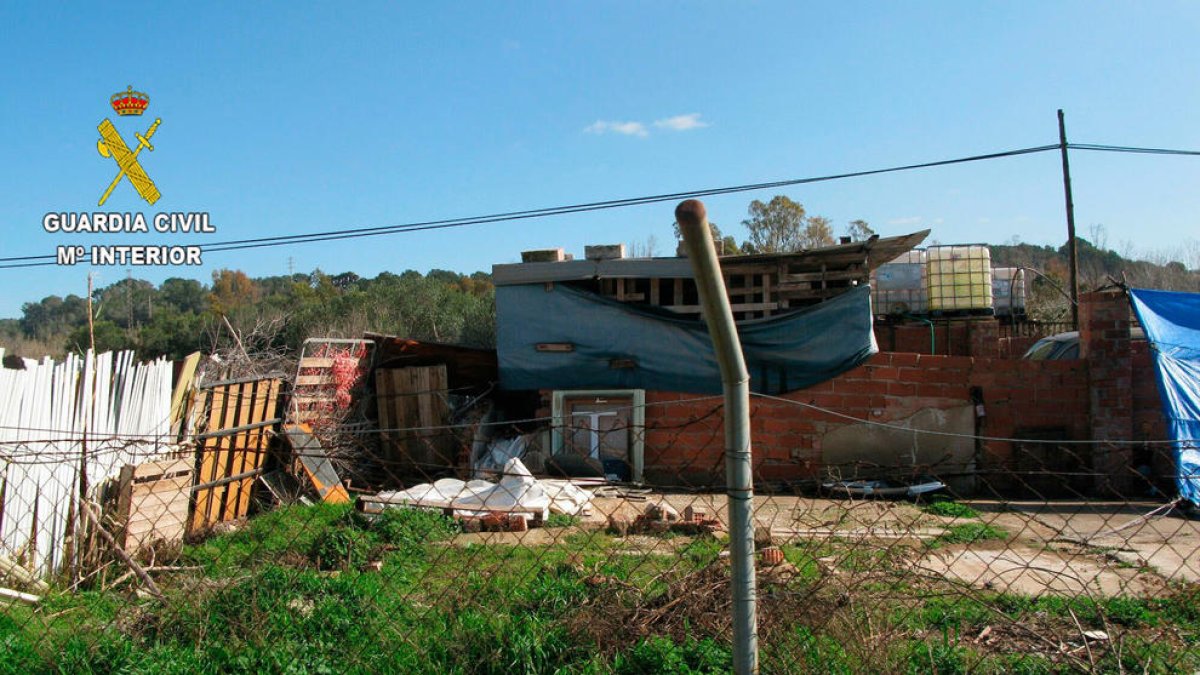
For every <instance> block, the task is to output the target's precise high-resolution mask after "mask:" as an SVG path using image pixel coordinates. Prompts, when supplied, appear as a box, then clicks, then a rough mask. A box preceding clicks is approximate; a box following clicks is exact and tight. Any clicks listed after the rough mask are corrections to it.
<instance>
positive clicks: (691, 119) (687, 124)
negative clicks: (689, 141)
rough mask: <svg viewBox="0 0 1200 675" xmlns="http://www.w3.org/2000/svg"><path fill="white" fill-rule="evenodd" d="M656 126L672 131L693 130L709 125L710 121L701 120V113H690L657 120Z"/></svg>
mask: <svg viewBox="0 0 1200 675" xmlns="http://www.w3.org/2000/svg"><path fill="white" fill-rule="evenodd" d="M654 126H656V127H658V128H659V129H670V130H671V131H691V130H692V129H703V128H704V127H706V126H708V122H701V121H700V113H688V114H686V115H676V116H674V117H667V118H666V119H661V120H656V121H655V122H654Z"/></svg>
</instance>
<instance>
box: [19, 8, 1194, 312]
mask: <svg viewBox="0 0 1200 675" xmlns="http://www.w3.org/2000/svg"><path fill="white" fill-rule="evenodd" d="M1198 32H1200V4H1198V3H1195V2H1169V1H1168V2H1150V3H1095V2H1048V3H1047V2H1025V1H1018V2H957V1H955V2H906V3H883V2H880V3H859V2H845V3H822V4H810V3H800V2H739V3H724V2H668V1H661V2H653V3H647V2H606V3H562V2H522V3H495V2H461V3H370V2H364V3H322V4H311V3H304V2H289V3H223V2H213V3H178V4H177V3H158V2H156V3H138V2H122V3H96V4H93V5H91V6H90V7H89V6H84V5H83V4H82V3H69V4H51V3H16V2H12V3H3V4H0V34H2V35H3V39H0V63H3V64H4V65H3V67H2V68H0V115H2V116H3V121H4V123H3V125H0V138H2V143H3V148H4V154H5V155H6V156H7V161H5V162H3V163H0V196H2V198H0V228H2V230H0V231H2V232H3V237H2V238H0V257H15V256H31V255H52V254H54V253H55V252H56V249H57V247H59V246H74V245H84V246H91V245H95V244H135V245H147V244H151V245H179V246H183V245H205V244H212V243H216V242H221V241H228V240H236V239H247V238H255V237H269V236H276V235H286V234H301V233H305V232H317V231H327V230H336V229H346V228H356V227H372V226H381V225H394V224H403V223H410V222H419V221H427V220H438V219H444V218H456V217H465V216H475V215H483V214H492V213H499V212H506V211H515V210H524V209H533V208H541V207H552V206H559V205H566V204H576V203H582V202H590V201H596V200H605V199H617V198H625V197H638V196H643V195H652V194H663V193H674V192H680V191H687V190H696V189H706V188H714V187H723V186H730V185H741V184H748V183H757V182H765V181H774V180H786V179H793V178H804V177H809V176H821V175H828V174H837V173H843V172H850V171H859V170H867V169H875V168H882V167H888V166H896V165H904V164H911V163H918V162H926V161H935V160H942V159H949V158H955V157H964V156H970V155H976V154H983V153H990V152H997V151H1003V150H1011V149H1017V148H1025V147H1031V146H1040V145H1045V144H1052V143H1057V141H1058V128H1057V119H1056V110H1057V109H1059V108H1062V109H1063V110H1064V111H1065V114H1066V120H1067V133H1068V136H1069V140H1071V141H1072V142H1079V143H1100V144H1114V145H1136V146H1152V147H1171V148H1183V149H1200V125H1198V124H1197V119H1198V118H1197V111H1200V88H1198V87H1197V82H1196V77H1197V73H1200V41H1198V40H1196V39H1195V36H1196V35H1197V34H1198ZM128 86H132V87H133V88H134V89H135V90H137V91H141V92H145V93H146V94H148V95H149V97H150V105H149V108H148V109H147V111H146V113H145V114H144V115H143V116H141V117H120V118H118V116H116V115H115V114H114V112H113V110H112V109H111V108H110V106H109V100H110V97H111V96H112V94H114V93H116V92H118V91H124V90H125V89H126V88H127V87H128ZM105 118H109V119H111V120H113V122H114V124H115V125H116V127H117V129H118V131H119V132H120V133H121V134H122V137H123V138H124V139H125V140H126V142H130V141H132V143H133V145H131V147H135V146H136V143H137V141H136V138H135V135H134V134H135V133H138V132H141V133H145V131H146V129H147V128H148V127H149V126H150V124H151V123H152V121H153V120H154V119H155V118H158V119H161V120H162V123H161V125H160V126H159V128H158V129H157V130H156V133H155V135H154V136H153V138H152V144H153V146H154V150H153V151H144V152H142V154H141V155H140V156H139V159H138V161H139V162H140V164H141V165H142V167H143V168H144V169H145V171H146V172H147V174H148V175H149V176H150V177H151V179H152V180H153V181H154V182H155V184H156V186H157V187H158V188H159V190H160V191H161V193H162V198H161V199H160V200H159V201H158V202H157V203H156V204H154V205H153V206H151V205H149V204H147V203H146V202H145V201H143V200H142V199H141V198H140V197H139V196H138V194H137V193H136V192H135V191H134V190H133V188H132V187H131V184H130V183H129V182H128V181H127V180H124V179H123V180H122V181H121V182H120V183H119V184H118V186H117V188H116V189H115V190H114V192H113V193H112V196H111V198H110V199H109V201H108V202H107V203H106V204H105V206H104V207H103V208H98V207H97V201H98V199H99V196H100V194H101V193H102V192H103V191H104V188H105V186H106V185H107V184H108V183H109V181H110V180H112V178H113V177H114V176H115V175H117V172H118V169H117V165H116V164H115V163H114V161H113V159H111V158H106V157H103V156H101V155H100V154H99V153H98V152H97V146H96V141H97V140H98V138H99V134H98V132H97V125H98V124H99V123H100V122H101V120H103V119H105ZM1070 160H1071V173H1072V179H1073V187H1074V200H1075V208H1076V222H1077V225H1078V229H1079V232H1080V234H1081V235H1082V236H1084V237H1092V236H1093V235H1100V238H1101V240H1102V241H1101V243H1105V244H1107V246H1108V247H1109V248H1113V249H1116V250H1118V251H1122V252H1159V253H1164V254H1165V255H1168V256H1171V255H1172V254H1174V253H1176V252H1180V251H1182V250H1184V247H1185V245H1188V244H1189V243H1190V244H1191V245H1194V244H1195V241H1196V240H1197V239H1198V238H1200V227H1197V225H1198V217H1197V213H1200V208H1198V207H1200V189H1197V184H1198V182H1200V157H1174V156H1157V155H1131V154H1113V153H1097V152H1085V151H1082V150H1076V151H1072V152H1071V154H1070ZM775 194H786V195H787V196H789V197H790V198H792V199H794V200H796V201H799V202H801V203H802V204H803V205H804V206H805V207H806V208H807V210H808V212H809V213H810V214H815V215H823V216H826V217H828V218H830V219H831V220H832V221H833V224H834V228H835V231H837V232H839V233H840V232H842V231H843V230H844V228H845V226H846V223H847V222H848V221H850V220H854V219H859V218H861V219H864V220H866V221H868V222H869V223H870V224H871V226H872V227H873V228H874V229H875V230H876V231H878V232H879V233H880V234H882V235H885V236H886V235H895V234H904V233H908V232H912V231H916V230H919V229H925V228H931V229H932V230H933V233H932V235H931V240H932V241H936V242H940V243H943V244H951V243H974V242H985V243H1009V242H1012V241H1014V240H1020V241H1024V242H1029V243H1034V244H1039V245H1052V246H1059V245H1061V244H1062V243H1063V242H1064V241H1065V239H1066V224H1065V222H1066V221H1065V214H1064V205H1063V190H1062V174H1061V159H1060V157H1059V155H1058V154H1057V152H1047V153H1042V154H1035V155H1028V156H1022V157H1012V158H1004V159H999V160H993V161H988V162H980V163H973V164H962V165H956V166H952V167H941V168H934V169H926V170H921V171H913V172H905V173H895V174H886V175H882V176H873V177H867V178H855V179H847V180H840V181H834V182H827V183H818V184H812V185H802V186H796V187H789V188H786V189H781V190H764V191H759V192H751V193H742V194H734V195H726V196H719V197H711V198H708V199H706V200H705V201H706V204H707V206H708V211H709V217H710V219H711V220H712V221H713V222H715V223H717V224H718V225H719V226H720V227H721V229H722V230H723V231H724V232H725V233H726V234H733V235H734V236H736V237H737V238H738V239H742V238H744V236H745V230H744V228H743V227H742V225H741V221H742V220H743V219H745V218H746V217H747V213H746V210H747V206H748V204H749V202H750V201H751V200H752V199H763V200H769V199H770V198H771V197H772V196H773V195H775ZM673 208H674V203H673V202H666V203H658V204H650V205H643V206H637V207H631V208H623V209H613V210H606V211H599V212H593V213H584V214H574V215H569V216H559V217H552V218H544V219H536V220H521V221H514V222H507V223H495V224H485V225H474V226H469V227H463V228H456V229H444V230H434V231H426V232H415V233H406V234H395V235H390V236H384V237H372V238H361V239H351V240H346V241H336V242H322V243H315V244H314V243H309V244H299V245H293V246H286V247H277V248H259V249H251V250H244V251H229V252H208V253H205V254H204V256H203V264H202V265H199V266H178V267H171V266H156V267H132V266H129V265H112V266H97V267H90V266H89V265H87V264H78V265H74V266H57V265H51V266H43V267H32V268H17V269H0V317H14V316H19V314H20V308H21V304H22V303H24V302H27V301H31V300H32V301H36V300H39V299H41V298H42V297H44V296H47V295H66V294H70V293H74V294H76V295H84V294H85V293H86V288H87V276H88V273H89V272H92V273H93V274H94V276H95V283H96V285H97V286H98V287H101V286H106V285H108V284H111V283H114V282H116V281H119V280H120V279H122V278H124V277H125V276H126V275H127V274H132V275H133V276H135V277H137V278H143V279H148V280H150V281H153V282H155V283H158V282H161V281H162V280H163V279H165V278H168V277H172V276H175V277H189V278H196V279H200V280H203V281H210V280H211V277H212V273H213V272H214V271H215V270H218V269H221V268H230V269H241V270H243V271H245V272H246V273H248V274H250V275H251V276H272V275H281V274H287V273H288V272H289V270H294V271H296V272H309V271H312V270H314V269H320V270H323V271H325V272H328V273H340V272H344V271H353V272H355V273H357V274H359V275H362V276H375V275H377V274H379V273H380V272H383V271H392V272H397V273H399V272H401V271H403V270H406V269H416V270H418V271H421V272H425V271H428V270H430V269H435V268H438V269H449V270H455V271H459V272H464V273H469V272H473V271H476V270H489V269H490V267H491V265H492V264H494V263H509V262H518V261H519V260H520V252H521V251H522V250H527V249H533V248H549V247H559V246H561V247H563V248H564V249H565V250H566V251H567V252H569V253H573V254H575V255H576V256H577V257H581V256H582V254H583V247H584V245H586V244H607V243H620V242H624V243H629V244H636V245H638V246H639V247H645V246H646V244H647V243H648V242H649V240H650V238H651V237H653V238H654V240H656V243H657V246H656V251H657V253H658V254H659V255H670V254H671V253H672V252H673V251H674V239H673V234H672V228H671V224H672V221H673V215H672V214H673ZM97 210H100V211H104V212H110V211H111V212H121V213H124V212H128V213H136V212H140V213H143V214H146V217H147V218H148V219H149V218H151V217H152V216H153V214H156V213H160V212H207V213H208V214H209V217H210V222H211V224H212V225H213V226H214V228H215V229H216V232H214V233H207V234H196V233H189V234H181V233H176V234H156V233H153V232H151V233H148V234H102V235H82V234H64V233H61V232H59V233H48V232H46V231H45V230H44V228H43V218H44V216H45V215H46V214H47V213H51V212H86V213H92V212H95V211H97ZM0 264H3V263H0Z"/></svg>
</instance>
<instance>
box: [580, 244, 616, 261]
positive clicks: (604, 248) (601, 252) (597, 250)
mask: <svg viewBox="0 0 1200 675" xmlns="http://www.w3.org/2000/svg"><path fill="white" fill-rule="evenodd" d="M583 257H585V258H587V259H588V260H620V259H621V258H624V257H625V244H595V245H593V246H584V247H583Z"/></svg>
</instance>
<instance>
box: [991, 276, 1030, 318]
mask: <svg viewBox="0 0 1200 675" xmlns="http://www.w3.org/2000/svg"><path fill="white" fill-rule="evenodd" d="M992 303H993V306H994V307H995V308H996V316H1013V315H1017V316H1020V315H1022V314H1024V313H1025V270H1023V269H1021V268H1020V267H993V268H992Z"/></svg>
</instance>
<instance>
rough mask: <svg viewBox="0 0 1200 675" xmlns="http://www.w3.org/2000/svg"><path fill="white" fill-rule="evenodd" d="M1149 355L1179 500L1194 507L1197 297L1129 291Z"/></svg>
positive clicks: (1198, 488)
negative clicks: (1172, 446) (1171, 448)
mask: <svg viewBox="0 0 1200 675" xmlns="http://www.w3.org/2000/svg"><path fill="white" fill-rule="evenodd" d="M1129 296H1130V300H1131V301H1132V302H1133V309H1134V311H1135V312H1136V313H1137V317H1138V321H1140V322H1141V324H1142V328H1143V329H1144V330H1145V331H1146V339H1147V340H1149V341H1150V345H1151V351H1152V353H1153V354H1154V369H1155V375H1156V376H1157V378H1158V390H1159V393H1160V394H1161V396H1162V404H1163V413H1164V414H1165V415H1166V418H1167V423H1168V427H1169V432H1170V434H1171V439H1172V440H1174V441H1175V458H1176V467H1177V472H1178V473H1177V475H1176V481H1177V483H1178V485H1179V494H1180V496H1181V497H1184V498H1185V499H1187V500H1189V501H1190V502H1192V503H1193V504H1197V505H1200V447H1198V446H1197V439H1200V293H1176V292H1173V291H1149V290H1143V289H1131V290H1130V292H1129Z"/></svg>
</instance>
